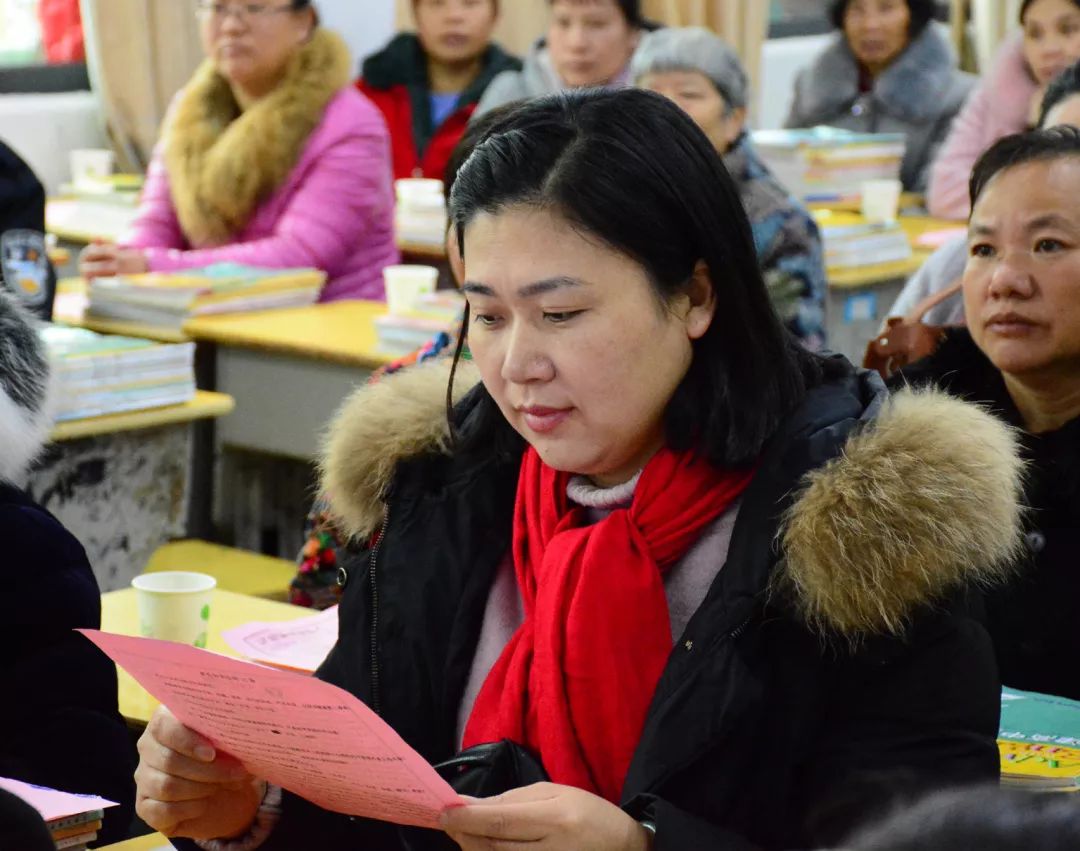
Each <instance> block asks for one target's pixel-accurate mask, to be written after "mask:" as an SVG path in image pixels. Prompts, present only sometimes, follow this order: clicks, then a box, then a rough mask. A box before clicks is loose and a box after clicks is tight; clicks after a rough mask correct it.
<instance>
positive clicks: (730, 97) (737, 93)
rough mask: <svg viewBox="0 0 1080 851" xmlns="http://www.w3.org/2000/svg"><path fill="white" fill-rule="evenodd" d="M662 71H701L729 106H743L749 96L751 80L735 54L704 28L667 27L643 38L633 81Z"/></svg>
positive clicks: (638, 51) (634, 64) (632, 70)
mask: <svg viewBox="0 0 1080 851" xmlns="http://www.w3.org/2000/svg"><path fill="white" fill-rule="evenodd" d="M665 71H697V72H699V73H701V74H704V75H705V76H706V77H708V78H709V80H710V81H711V82H712V84H713V85H714V86H716V88H717V90H718V91H719V92H720V94H721V95H722V96H723V98H724V100H725V101H726V102H727V105H728V106H729V107H731V108H732V109H738V108H739V107H744V106H746V104H747V102H748V101H749V99H750V80H749V78H748V77H747V76H746V69H744V68H743V65H742V62H740V61H739V57H738V55H737V54H736V53H735V51H734V50H733V49H732V48H731V46H730V45H729V44H728V43H727V42H726V41H724V40H723V39H722V38H720V36H718V35H717V34H716V33H714V32H711V31H710V30H707V29H705V28H704V27H668V28H666V29H662V30H657V31H656V32H651V33H649V34H647V35H646V36H645V37H644V38H642V40H641V44H640V46H639V47H638V49H637V51H636V52H635V53H634V61H633V63H632V64H631V66H630V74H631V78H632V79H633V81H634V82H635V83H637V82H638V81H640V80H641V78H642V77H644V76H645V75H646V74H662V73H664V72H665Z"/></svg>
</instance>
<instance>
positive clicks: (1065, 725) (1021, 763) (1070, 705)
mask: <svg viewBox="0 0 1080 851" xmlns="http://www.w3.org/2000/svg"><path fill="white" fill-rule="evenodd" d="M998 750H999V752H1000V753H1001V783H1002V785H1003V786H1015V787H1021V788H1024V789H1030V790H1032V791H1035V792H1076V791H1080V703H1078V702H1076V701H1075V700H1067V699H1066V698H1064V697H1052V696H1050V695H1045V694H1035V693H1033V692H1025V691H1016V690H1014V689H1009V688H1006V689H1002V692H1001V729H1000V731H999V733H998Z"/></svg>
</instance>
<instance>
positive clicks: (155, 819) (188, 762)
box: [135, 706, 266, 839]
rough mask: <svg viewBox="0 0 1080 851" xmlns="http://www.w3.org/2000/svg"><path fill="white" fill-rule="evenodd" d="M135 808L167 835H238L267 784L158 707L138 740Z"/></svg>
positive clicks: (245, 827) (250, 820)
mask: <svg viewBox="0 0 1080 851" xmlns="http://www.w3.org/2000/svg"><path fill="white" fill-rule="evenodd" d="M135 782H136V785H137V794H136V801H135V810H136V812H138V814H139V816H140V817H141V818H142V819H143V821H145V822H146V823H147V824H148V825H150V826H151V827H152V828H154V829H155V830H157V831H159V832H160V833H162V834H164V835H165V836H184V837H189V838H192V839H216V838H221V837H232V836H239V835H242V834H243V833H245V832H246V831H247V830H248V829H249V828H250V826H251V824H252V823H253V822H254V820H255V815H256V813H257V812H258V810H259V804H260V803H261V802H262V799H263V795H264V794H265V791H266V784H265V782H263V781H261V780H258V779H256V778H255V777H253V776H252V775H251V774H249V773H248V772H247V771H246V770H245V769H244V767H243V766H242V765H241V764H240V763H239V762H237V761H236V760H235V759H233V758H232V757H230V756H228V755H226V754H222V753H218V752H217V751H216V749H215V748H214V746H213V745H211V744H210V743H209V742H208V741H207V740H206V739H204V738H203V737H202V736H200V735H198V734H197V733H195V732H194V731H192V730H190V729H188V728H187V727H185V726H184V725H183V724H181V723H180V722H179V721H178V720H177V719H176V717H175V716H174V715H173V714H172V713H171V712H169V710H168V709H166V708H165V707H164V706H162V707H159V708H158V710H157V711H156V712H155V713H154V717H153V718H151V719H150V724H149V726H147V728H146V732H145V733H143V735H142V737H141V738H140V739H139V767H138V769H137V770H136V771H135Z"/></svg>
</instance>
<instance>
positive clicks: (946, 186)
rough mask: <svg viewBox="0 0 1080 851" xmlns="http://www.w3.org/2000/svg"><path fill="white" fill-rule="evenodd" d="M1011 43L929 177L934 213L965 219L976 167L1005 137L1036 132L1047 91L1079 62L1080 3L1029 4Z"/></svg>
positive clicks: (1034, 0) (1035, 0)
mask: <svg viewBox="0 0 1080 851" xmlns="http://www.w3.org/2000/svg"><path fill="white" fill-rule="evenodd" d="M1020 24H1021V26H1022V27H1023V30H1024V31H1023V34H1022V35H1018V36H1016V37H1015V38H1011V39H1009V40H1008V41H1007V42H1006V43H1005V44H1004V45H1003V46H1002V48H1001V50H1000V51H999V52H998V55H997V57H996V58H995V60H994V64H993V66H992V67H991V68H990V70H989V72H988V73H987V74H986V75H985V76H984V77H983V80H982V82H981V83H980V84H979V86H978V87H977V88H976V89H975V91H973V92H972V93H971V96H970V97H969V98H968V101H967V103H966V104H965V105H964V108H963V110H962V111H961V112H960V114H959V115H958V116H957V117H956V120H955V121H954V122H953V125H952V129H951V130H950V131H949V136H948V138H947V139H946V140H945V144H944V145H943V146H942V148H941V152H940V153H939V154H938V157H937V159H936V160H935V161H934V165H933V167H932V169H931V172H930V183H929V185H928V187H927V193H926V203H927V207H928V208H929V210H930V214H931V215H933V216H938V217H939V218H943V219H966V218H967V216H968V213H969V212H970V204H969V200H968V178H969V177H970V176H971V169H972V166H974V165H975V161H976V160H977V159H978V158H979V157H980V156H981V155H982V153H983V151H985V150H986V149H987V148H989V147H990V146H991V145H992V144H993V143H994V142H996V141H997V140H998V139H1000V138H1002V137H1003V136H1008V135H1010V134H1012V133H1019V132H1021V131H1022V130H1026V129H1027V128H1029V127H1034V126H1035V124H1036V123H1037V121H1038V117H1039V104H1040V103H1041V102H1042V96H1043V94H1044V93H1045V91H1046V86H1047V84H1049V82H1050V81H1051V80H1053V79H1054V77H1056V76H1057V75H1058V73H1059V72H1061V71H1062V70H1064V69H1065V68H1066V67H1068V66H1069V65H1071V64H1072V63H1073V62H1075V61H1077V60H1078V59H1080V0H1024V2H1023V3H1021V5H1020Z"/></svg>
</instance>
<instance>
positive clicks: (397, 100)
mask: <svg viewBox="0 0 1080 851" xmlns="http://www.w3.org/2000/svg"><path fill="white" fill-rule="evenodd" d="M412 5H413V16H414V18H415V19H416V33H415V34H413V33H402V34H401V35H399V36H397V37H396V38H394V40H393V41H391V42H390V44H389V45H387V47H385V48H384V49H383V50H382V51H380V52H379V53H376V54H375V55H373V56H371V57H369V58H368V59H367V60H365V61H364V68H363V77H362V79H361V80H360V82H359V83H358V84H357V85H358V86H359V88H360V91H362V92H363V93H364V94H365V95H367V96H368V97H369V98H370V99H371V100H372V102H373V103H374V104H375V105H376V106H377V107H379V109H380V110H382V114H383V117H384V118H385V119H386V123H387V126H389V128H390V141H391V143H392V145H393V148H394V177H396V178H402V177H432V178H435V179H437V180H443V178H444V174H445V171H446V163H447V160H448V159H449V158H450V154H451V152H452V151H453V150H454V146H455V145H457V143H458V140H459V139H460V138H461V135H462V133H464V132H465V127H466V125H467V124H468V122H469V118H470V117H471V116H472V114H473V111H474V110H475V109H476V104H477V103H478V102H479V100H480V97H481V95H483V94H484V92H485V91H486V90H487V87H488V85H489V84H490V83H491V81H492V80H493V79H495V77H496V76H497V75H499V74H501V73H503V72H504V71H520V70H521V62H520V61H519V60H518V59H515V58H514V57H512V56H509V55H507V54H506V53H504V52H503V51H502V50H501V49H500V48H499V46H498V45H497V44H493V43H492V42H491V34H492V31H493V30H494V28H495V21H496V19H497V18H498V14H499V0H413V4H412Z"/></svg>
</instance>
